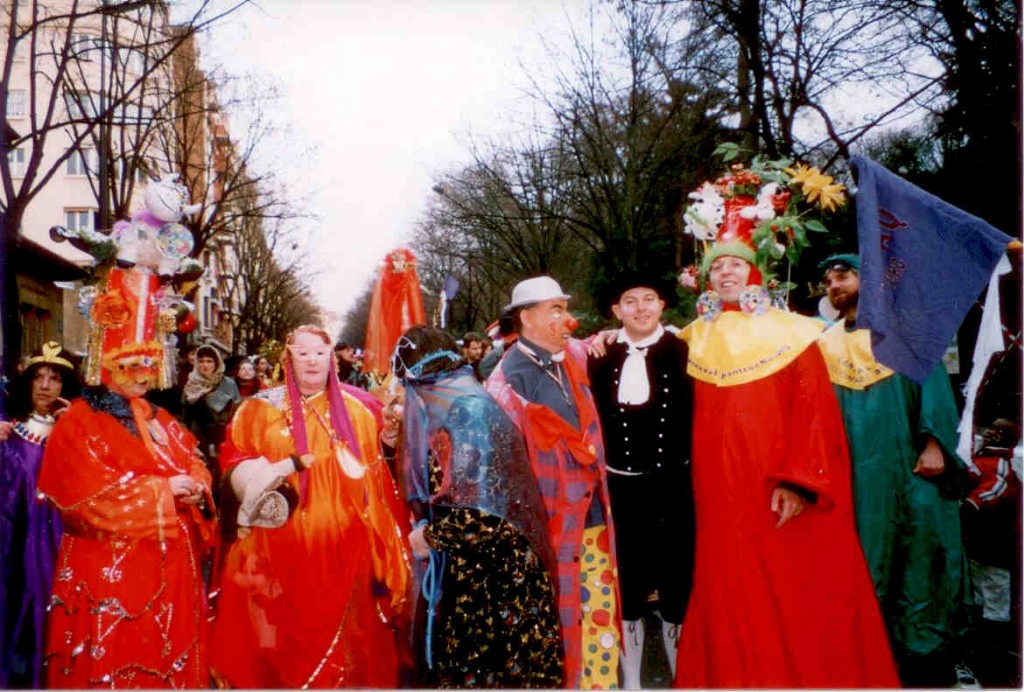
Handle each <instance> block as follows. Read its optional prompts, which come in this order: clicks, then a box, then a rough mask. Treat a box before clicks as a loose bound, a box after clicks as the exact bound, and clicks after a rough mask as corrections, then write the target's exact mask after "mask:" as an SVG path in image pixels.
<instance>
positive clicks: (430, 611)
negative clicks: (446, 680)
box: [421, 550, 445, 669]
mask: <svg viewBox="0 0 1024 692" xmlns="http://www.w3.org/2000/svg"><path fill="white" fill-rule="evenodd" d="M444 565H445V556H444V553H442V552H439V551H436V550H431V551H430V558H429V562H428V564H427V569H426V571H425V572H424V573H423V586H422V588H421V590H422V592H423V598H425V599H426V601H427V636H426V640H427V641H426V652H425V653H426V660H427V667H428V668H431V669H433V667H434V616H435V615H436V614H437V602H438V601H440V600H441V579H442V578H443V577H444Z"/></svg>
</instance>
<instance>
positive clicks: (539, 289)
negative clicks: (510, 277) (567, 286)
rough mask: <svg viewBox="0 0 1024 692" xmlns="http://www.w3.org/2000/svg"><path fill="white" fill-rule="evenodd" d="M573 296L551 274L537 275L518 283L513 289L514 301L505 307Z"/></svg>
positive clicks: (509, 307) (508, 308)
mask: <svg viewBox="0 0 1024 692" xmlns="http://www.w3.org/2000/svg"><path fill="white" fill-rule="evenodd" d="M571 297H572V296H570V295H569V294H567V293H566V292H565V291H563V290H562V287H561V286H559V285H558V282H557V281H555V280H554V279H552V278H551V277H550V276H535V277H533V278H532V279H524V280H522V281H520V282H519V283H517V284H516V287H515V288H513V289H512V302H511V303H509V304H508V305H506V306H505V309H506V310H511V309H512V308H521V307H523V306H524V305H532V304H533V303H540V302H542V301H545V300H569V298H571Z"/></svg>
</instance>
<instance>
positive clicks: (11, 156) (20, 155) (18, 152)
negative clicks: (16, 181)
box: [7, 147, 28, 178]
mask: <svg viewBox="0 0 1024 692" xmlns="http://www.w3.org/2000/svg"><path fill="white" fill-rule="evenodd" d="M7 161H8V162H9V163H10V166H11V175H12V176H14V177H15V178H23V177H25V169H26V167H27V166H28V157H27V156H26V154H25V147H18V148H17V149H11V150H10V151H8V152H7Z"/></svg>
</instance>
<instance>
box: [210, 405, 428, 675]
mask: <svg viewBox="0 0 1024 692" xmlns="http://www.w3.org/2000/svg"><path fill="white" fill-rule="evenodd" d="M283 393H284V389H283V388H281V389H278V390H272V391H271V397H270V398H275V396H274V395H276V398H277V399H278V401H277V402H276V404H275V403H271V401H269V400H266V399H261V398H254V399H249V400H247V401H245V402H244V403H243V404H242V406H241V407H240V408H239V410H238V412H237V413H236V414H235V418H234V419H233V421H232V425H231V428H230V429H229V433H228V443H227V444H226V445H225V448H224V451H222V463H223V464H224V471H225V474H226V473H227V471H228V469H229V468H231V467H232V466H234V465H235V464H237V463H238V462H240V461H241V460H243V459H247V458H252V457H255V456H264V457H266V458H267V459H270V460H271V461H280V460H281V459H284V458H287V457H288V456H289V455H292V454H295V453H296V450H295V443H294V440H293V438H292V436H291V432H290V428H289V417H290V415H291V414H290V412H289V410H288V405H287V398H286V396H284V395H283ZM308 401H309V403H310V405H312V406H313V407H315V408H316V410H317V411H318V412H319V413H320V415H321V417H322V418H323V420H324V421H329V411H328V408H329V407H328V402H327V397H326V395H324V394H320V395H318V396H316V397H312V398H311V399H309V400H308ZM345 403H346V407H347V409H348V413H349V417H350V419H351V422H352V427H353V429H354V431H355V433H356V437H357V439H358V440H359V446H360V452H361V456H362V461H363V463H364V464H367V465H368V466H367V470H366V473H365V475H364V476H363V477H362V478H360V479H354V478H350V477H349V476H348V475H346V474H345V473H344V471H343V470H342V468H341V466H340V464H339V463H338V461H337V459H336V458H335V455H334V453H333V451H332V447H331V439H330V436H329V434H328V432H327V431H326V430H325V428H324V426H323V425H322V424H321V423H320V422H319V421H318V420H317V417H316V416H315V415H313V414H312V413H311V412H310V411H309V410H308V409H307V410H306V414H305V421H304V422H305V425H306V434H307V436H308V438H307V439H308V442H309V449H310V451H311V452H312V453H313V454H315V456H316V461H315V463H314V464H313V466H312V467H311V468H310V469H309V470H308V471H304V472H302V473H304V474H308V487H307V489H306V498H305V500H304V501H303V502H302V503H301V504H300V506H299V507H298V508H297V509H296V510H295V512H294V513H293V514H292V516H291V517H290V518H289V519H288V522H287V523H286V524H285V525H284V526H282V527H280V528H276V529H262V528H252V529H251V530H250V531H249V533H248V535H244V536H240V537H239V538H238V539H237V540H235V541H234V542H233V543H232V544H231V545H230V546H228V547H227V548H226V551H225V556H224V561H223V563H222V566H221V569H220V576H219V579H218V581H219V594H218V596H217V598H216V605H215V610H216V619H215V621H214V625H213V632H212V641H211V666H212V668H213V669H214V674H215V677H216V678H217V679H218V680H219V681H220V682H221V683H223V684H228V685H230V686H232V687H244V688H282V687H283V688H299V687H384V688H393V687H397V686H398V684H399V668H400V665H401V662H402V661H403V660H404V658H403V652H402V650H403V648H404V647H405V646H406V642H405V637H404V633H403V631H402V627H403V624H404V622H405V621H406V619H407V609H408V605H407V604H408V602H409V601H408V593H407V592H408V589H409V585H410V581H409V579H410V577H409V560H408V551H407V549H406V539H405V535H406V531H404V530H402V529H401V528H400V519H399V517H400V516H401V515H400V512H399V510H398V505H397V502H398V501H397V495H396V493H395V489H394V483H393V480H392V478H391V475H390V472H389V471H388V469H387V466H386V464H384V463H383V461H382V460H381V457H380V456H379V449H378V446H377V445H378V442H377V432H378V429H377V423H376V420H375V419H374V417H373V415H372V414H371V413H370V412H369V410H367V409H366V408H365V407H364V406H363V405H362V404H360V403H359V402H358V401H356V400H355V399H354V398H352V397H351V396H349V395H347V394H346V395H345ZM299 476H300V474H299V473H293V474H291V475H290V476H289V477H288V482H289V483H291V484H292V485H293V487H294V488H295V489H296V491H298V490H299V488H300V483H299ZM231 519H232V518H229V517H228V518H225V521H229V520H231ZM243 533H244V532H243Z"/></svg>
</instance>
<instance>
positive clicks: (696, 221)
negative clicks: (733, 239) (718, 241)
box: [683, 183, 725, 240]
mask: <svg viewBox="0 0 1024 692" xmlns="http://www.w3.org/2000/svg"><path fill="white" fill-rule="evenodd" d="M689 197H690V199H692V200H694V203H693V204H691V205H690V206H688V207H687V208H686V211H685V212H684V213H683V218H684V219H685V221H686V226H685V229H684V230H685V231H686V232H687V233H689V234H690V235H692V236H693V237H695V238H699V239H700V240H714V239H715V237H716V236H717V235H718V228H719V226H721V225H722V222H724V221H725V200H724V199H722V196H721V195H720V194H718V190H716V189H715V186H714V185H712V184H711V183H704V184H703V185H701V186H700V188H699V189H698V190H697V191H696V192H691V193H690V195H689Z"/></svg>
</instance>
